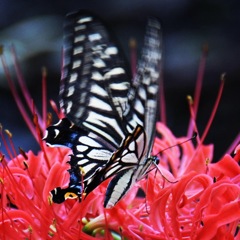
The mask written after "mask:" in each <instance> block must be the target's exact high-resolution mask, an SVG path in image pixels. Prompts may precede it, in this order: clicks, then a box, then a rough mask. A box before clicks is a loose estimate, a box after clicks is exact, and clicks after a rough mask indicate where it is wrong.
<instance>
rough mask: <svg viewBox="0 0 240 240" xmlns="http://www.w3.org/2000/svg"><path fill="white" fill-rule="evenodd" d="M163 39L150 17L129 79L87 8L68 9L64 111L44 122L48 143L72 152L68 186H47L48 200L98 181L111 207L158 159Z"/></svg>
mask: <svg viewBox="0 0 240 240" xmlns="http://www.w3.org/2000/svg"><path fill="white" fill-rule="evenodd" d="M160 40H161V38H160V25H159V22H158V21H157V20H156V19H154V18H152V19H149V21H148V25H147V30H146V35H145V39H144V45H143V50H142V56H141V59H140V60H139V62H138V67H137V71H136V76H135V77H134V78H133V79H131V76H130V74H129V71H128V68H127V66H126V63H125V61H124V58H123V56H122V54H121V51H120V49H119V47H118V46H117V45H116V43H115V41H114V39H113V38H112V36H111V35H110V33H109V31H108V30H107V28H106V26H105V25H104V24H103V23H102V21H100V20H99V19H98V18H97V17H96V16H94V15H92V14H88V13H86V12H82V11H79V12H76V13H72V14H69V15H67V17H66V24H65V27H64V49H63V55H64V62H63V69H62V78H61V83H60V94H59V95H60V107H61V108H62V109H63V111H64V113H65V116H66V118H63V119H62V120H60V121H59V122H58V123H57V124H55V125H52V126H50V127H48V128H47V130H46V135H45V137H44V140H45V141H46V142H47V145H49V146H59V145H60V146H65V147H68V148H70V149H71V150H72V155H71V156H70V161H69V164H70V169H69V170H68V171H69V174H70V182H69V185H68V187H67V188H61V187H57V188H55V189H54V190H52V191H51V195H52V199H53V202H56V203H61V202H63V201H64V200H66V199H68V198H79V199H81V196H82V194H83V193H85V195H88V194H89V193H90V192H91V191H92V190H94V189H95V188H96V187H97V186H98V185H99V184H100V183H101V182H103V181H104V180H106V179H107V178H109V177H113V178H112V179H111V181H110V183H109V185H108V187H107V190H106V196H105V200H104V207H106V208H110V207H112V206H114V205H115V204H116V203H117V202H118V201H119V200H120V199H121V198H122V197H123V196H124V195H125V194H126V193H127V191H128V190H129V189H130V188H131V187H132V186H133V185H134V183H136V181H138V180H140V179H141V178H142V177H143V176H145V174H146V173H147V172H148V171H149V170H150V169H151V166H152V163H153V162H155V163H156V162H157V161H158V159H157V158H156V157H151V150H152V145H153V139H154V134H155V123H156V116H157V108H158V93H159V78H160V62H161V41H160Z"/></svg>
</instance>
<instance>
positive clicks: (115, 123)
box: [60, 12, 131, 147]
mask: <svg viewBox="0 0 240 240" xmlns="http://www.w3.org/2000/svg"><path fill="white" fill-rule="evenodd" d="M64 35H65V37H64V49H63V54H64V63H63V71H62V80H61V86H60V106H61V108H63V109H64V112H65V115H66V116H67V117H68V119H70V120H71V121H72V122H73V123H74V124H76V125H77V126H79V127H82V128H84V129H86V130H87V131H91V132H94V133H96V134H97V135H100V136H101V137H102V138H104V139H105V140H106V141H108V142H111V143H112V145H113V146H115V147H118V146H119V144H120V143H121V141H122V139H124V137H125V125H124V124H122V121H123V112H125V111H126V109H127V108H128V107H127V106H128V98H127V96H128V92H129V89H131V81H130V77H129V75H128V72H127V70H126V67H125V63H124V61H123V60H122V59H123V58H122V56H121V53H120V50H119V48H118V47H117V46H116V44H114V43H113V41H112V39H111V38H110V36H109V33H108V31H107V30H106V28H105V26H104V25H103V23H102V22H100V21H99V20H98V18H96V17H95V16H92V15H89V14H86V13H82V12H77V13H74V14H70V15H68V16H67V20H66V25H65V27H64Z"/></svg>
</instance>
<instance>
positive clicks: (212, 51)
mask: <svg viewBox="0 0 240 240" xmlns="http://www.w3.org/2000/svg"><path fill="white" fill-rule="evenodd" d="M78 9H88V10H90V11H92V12H94V13H95V14H97V15H99V16H100V17H101V18H102V19H103V20H105V21H106V22H107V23H108V25H109V26H110V27H111V29H112V30H113V32H114V33H115V36H116V37H117V39H118V40H119V41H120V44H121V46H122V48H123V50H124V51H125V55H126V57H127V58H128V59H129V57H130V54H129V50H128V41H129V38H130V37H135V38H136V39H137V41H138V45H139V49H140V48H141V44H142V40H143V36H144V30H145V25H146V21H147V18H148V16H156V17H158V18H159V19H160V21H161V24H162V29H163V42H164V45H163V53H164V60H163V73H164V83H165V96H166V107H167V121H168V126H169V127H170V129H171V130H172V131H173V133H174V134H175V135H176V136H183V135H186V132H187V125H188V122H189V110H188V104H187V101H186V96H187V95H188V94H191V95H193V93H194V86H195V81H196V77H197V71H198V65H199V59H200V56H201V48H202V46H203V44H205V43H207V44H208V45H209V54H208V58H207V65H206V70H205V76H204V84H203V92H202V96H201V101H200V108H199V111H198V119H197V124H198V127H199V130H200V133H202V132H203V130H204V128H205V126H206V123H207V121H208V119H209V117H210V114H211V112H212V107H213V104H214V101H215V99H216V96H217V92H218V87H219V84H220V75H221V74H222V73H223V72H226V84H225V88H224V92H223V96H222V99H221V102H220V106H219V109H218V111H217V114H216V118H215V120H214V122H213V125H212V127H211V129H210V132H209V134H208V137H207V139H206V141H205V143H214V144H215V157H214V159H215V160H217V159H218V158H219V157H220V156H222V154H223V153H224V152H225V151H226V150H227V148H228V147H229V145H230V144H231V142H232V141H233V139H234V138H235V137H236V135H237V134H238V133H239V122H240V107H239V103H240V101H239V100H240V97H239V93H240V92H239V89H240V88H239V85H240V84H239V81H240V70H239V69H240V68H239V65H240V34H239V33H240V27H239V25H240V8H239V4H238V2H237V0H236V1H231V0H229V1H223V0H195V1H190V0H171V1H167V0H148V1H146V0H132V1H128V0H115V1H110V0H109V1H99V0H89V1H84V0H79V1H74V0H68V1H56V0H53V1H17V0H1V1H0V44H3V45H4V46H5V55H6V57H7V58H8V57H9V56H8V52H7V47H8V46H10V45H11V44H12V43H13V44H14V45H15V48H16V50H17V54H18V57H19V61H20V64H21V68H22V71H23V74H24V76H25V79H26V82H27V85H28V88H29V90H30V92H31V93H32V96H33V99H34V101H35V102H36V104H37V106H39V107H40V106H41V105H40V99H41V90H40V89H41V69H42V67H43V66H45V67H47V70H48V83H47V84H48V97H49V98H51V99H54V100H55V101H57V100H58V89H59V79H60V65H61V46H62V26H63V22H64V16H65V14H67V13H68V12H71V11H75V10H78ZM9 64H11V63H10V62H9ZM49 109H50V108H49ZM0 122H1V123H2V124H3V126H4V128H8V129H10V130H11V132H12V133H13V140H14V143H15V145H16V146H17V147H18V146H21V147H22V148H23V149H24V150H26V151H27V150H29V149H34V151H35V152H37V150H38V146H37V144H36V143H35V140H33V138H32V136H31V134H30V132H29V131H28V130H27V128H26V125H25V123H24V121H23V120H22V118H21V116H20V114H19V111H18V110H17V108H16V105H15V103H14V101H13V98H12V95H11V93H10V91H9V87H8V85H7V81H6V79H5V76H4V74H3V69H2V66H0ZM0 150H1V151H3V147H1V149H0Z"/></svg>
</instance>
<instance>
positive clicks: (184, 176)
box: [0, 54, 240, 239]
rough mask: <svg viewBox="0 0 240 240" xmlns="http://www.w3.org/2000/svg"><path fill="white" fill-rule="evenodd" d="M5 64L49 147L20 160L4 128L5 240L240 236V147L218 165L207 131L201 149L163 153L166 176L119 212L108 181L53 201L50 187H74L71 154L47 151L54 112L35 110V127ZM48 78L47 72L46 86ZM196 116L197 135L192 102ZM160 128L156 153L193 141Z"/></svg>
mask: <svg viewBox="0 0 240 240" xmlns="http://www.w3.org/2000/svg"><path fill="white" fill-rule="evenodd" d="M14 57H15V54H14ZM14 61H15V66H16V67H17V70H18V71H17V72H18V74H19V67H18V65H17V61H16V59H15V60H14ZM2 62H3V66H4V69H5V71H6V75H7V79H8V80H9V83H10V86H11V88H12V91H13V94H14V98H15V100H16V102H17V104H18V106H19V108H20V111H21V112H22V114H23V117H24V118H25V120H26V122H27V124H28V126H29V128H30V130H31V131H32V133H33V134H34V136H35V138H36V139H37V140H38V141H39V145H40V149H41V150H40V151H39V153H38V154H37V155H35V154H33V153H32V152H31V151H29V152H26V153H24V152H23V151H22V152H21V154H19V155H17V154H16V155H15V157H13V156H12V153H11V152H14V151H15V149H13V148H12V146H13V145H12V143H11V135H10V134H9V133H8V134H7V136H8V138H10V144H9V143H7V142H8V141H7V138H6V135H5V134H4V133H3V132H2V131H1V138H2V142H3V145H4V146H5V148H6V150H7V151H8V152H9V156H8V157H4V156H3V155H2V154H1V155H0V156H1V167H0V186H1V188H0V191H1V192H0V194H1V214H0V238H1V239H96V238H98V239H99V238H102V239H234V238H235V239H238V238H239V236H240V234H239V232H237V228H238V225H239V216H240V201H239V196H240V186H239V182H240V168H239V165H238V162H239V147H238V148H236V155H235V157H234V158H232V157H231V155H229V154H226V155H225V156H223V157H222V159H220V161H219V162H217V163H211V160H212V158H213V145H208V146H206V145H203V141H204V135H206V132H205V133H204V134H203V137H202V138H198V141H197V145H196V146H194V145H193V143H191V142H190V141H188V142H186V143H184V144H182V145H181V146H179V145H178V146H177V147H173V148H170V149H168V150H166V151H164V152H163V153H161V158H160V165H159V168H160V170H161V173H162V175H163V176H162V175H161V174H160V173H159V171H157V172H156V171H151V172H150V173H149V174H148V178H147V179H143V180H141V181H140V182H138V183H137V184H136V185H135V186H134V187H133V189H131V191H130V192H129V193H128V194H127V195H126V196H125V197H124V199H123V200H121V201H120V202H119V203H118V204H117V205H116V206H115V207H113V208H112V209H104V208H103V198H104V194H105V190H106V186H107V182H108V181H106V182H104V183H102V184H101V185H100V186H99V187H98V188H96V189H95V190H94V191H93V192H92V193H90V194H89V195H88V197H87V198H86V199H85V200H84V201H82V202H78V201H76V200H68V201H65V202H64V203H62V204H53V203H52V202H51V200H50V198H49V197H50V195H49V192H50V190H52V189H53V188H54V187H56V186H64V185H67V183H68V180H69V179H68V178H69V175H68V174H67V171H66V170H67V169H68V168H69V166H68V164H66V162H67V161H68V160H69V156H68V155H69V153H70V152H69V150H68V149H66V148H49V147H46V146H45V144H44V143H43V142H42V141H41V138H42V132H43V131H44V129H45V128H46V126H47V124H48V123H47V120H45V119H47V113H46V107H45V106H43V109H44V111H43V118H42V117H41V116H40V115H39V114H38V115H37V114H36V111H35V110H32V114H33V115H34V123H33V122H32V121H31V118H29V116H28V115H27V113H26V111H25V108H24V106H23V104H22V102H21V100H20V98H19V97H18V95H17V93H16V92H15V88H14V85H13V84H12V81H11V77H10V75H9V72H8V68H7V66H6V64H5V62H4V57H3V56H2ZM45 77H46V76H45V74H44V76H43V79H44V81H45ZM18 78H20V77H19V75H18ZM19 80H20V84H22V86H23V88H22V90H23V94H24V96H25V98H30V95H29V93H28V92H27V90H26V88H25V85H24V82H21V80H22V79H19ZM43 86H44V89H45V85H44V84H43ZM198 86H199V85H198ZM44 92H45V90H44ZM220 92H221V91H220ZM218 102H219V101H217V104H218ZM44 104H45V101H44ZM217 104H216V105H217ZM31 109H32V108H31ZM55 110H56V108H55ZM190 111H191V116H192V117H191V121H190V128H189V132H190V133H191V132H192V129H195V130H197V127H196V124H195V116H194V115H195V113H196V107H193V105H191V104H190ZM56 112H57V110H56ZM58 114H59V115H60V113H58ZM37 116H38V119H37ZM209 125H210V123H209ZM156 128H157V131H158V132H159V133H160V134H161V136H162V137H161V139H160V138H156V139H155V144H154V148H153V154H158V153H159V152H160V151H162V149H165V148H167V147H169V146H173V145H175V144H179V143H181V142H183V141H185V140H186V139H188V138H189V137H184V138H177V137H175V136H174V135H173V133H172V132H171V131H170V130H169V129H168V128H167V126H166V124H163V123H160V122H159V123H157V127H156ZM207 130H208V127H207ZM236 142H239V137H238V138H237V139H236ZM235 145H236V144H235ZM166 179H167V180H170V181H171V182H168V181H167V180H166ZM172 182H175V183H172ZM139 188H141V189H143V190H144V192H145V193H146V198H143V197H136V195H137V192H138V190H139ZM137 196H138V195H137Z"/></svg>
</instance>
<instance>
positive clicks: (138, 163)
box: [103, 19, 162, 208]
mask: <svg viewBox="0 0 240 240" xmlns="http://www.w3.org/2000/svg"><path fill="white" fill-rule="evenodd" d="M161 52H162V51H161V33H160V24H159V22H158V21H157V20H156V19H150V20H149V22H148V26H147V32H146V36H145V41H144V47H143V52H142V58H141V60H140V62H139V65H138V71H137V75H136V78H135V81H134V87H135V95H134V96H133V99H132V102H131V108H130V109H131V111H130V112H128V114H127V115H126V119H127V120H128V121H127V123H128V124H127V128H128V131H129V132H131V131H132V129H134V132H133V135H134V134H135V133H136V132H138V133H140V134H137V136H141V137H137V136H134V138H133V141H128V138H126V139H125V141H124V142H123V144H122V145H121V147H120V148H119V149H118V150H117V151H116V153H115V154H114V155H113V156H112V158H111V160H110V162H109V163H108V165H107V166H106V168H104V169H103V171H105V173H104V174H103V176H104V177H106V178H108V177H110V176H112V175H114V174H116V176H115V177H114V178H113V179H112V180H111V181H110V183H109V185H108V188H107V193H106V197H105V201H104V206H105V207H107V208H109V207H112V206H114V205H115V204H116V203H117V202H118V201H119V200H120V199H121V198H122V197H123V196H124V195H125V194H126V193H127V191H128V190H129V189H131V187H132V186H133V185H134V183H136V181H138V180H140V179H141V178H142V177H143V176H144V175H145V174H146V173H147V172H148V171H149V170H150V169H151V166H152V163H153V161H155V162H157V161H158V159H157V158H154V157H151V156H150V154H151V151H152V145H153V140H154V135H155V124H156V118H157V111H158V103H159V101H158V97H159V96H158V93H159V80H160V79H159V78H160V62H161V58H162V56H161ZM139 126H141V127H139ZM140 153H141V154H140ZM125 159H127V161H125ZM121 169H122V170H121Z"/></svg>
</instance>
